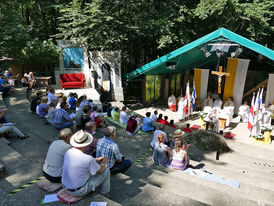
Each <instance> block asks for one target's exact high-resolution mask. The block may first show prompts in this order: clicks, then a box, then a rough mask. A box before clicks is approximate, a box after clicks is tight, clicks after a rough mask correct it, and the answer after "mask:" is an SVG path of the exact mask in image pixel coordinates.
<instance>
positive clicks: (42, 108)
mask: <svg viewBox="0 0 274 206" xmlns="http://www.w3.org/2000/svg"><path fill="white" fill-rule="evenodd" d="M48 110H49V105H48V98H47V97H43V98H42V100H41V104H40V105H39V117H41V118H42V119H44V118H45V116H47V114H48Z"/></svg>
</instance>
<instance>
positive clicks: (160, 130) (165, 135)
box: [151, 126, 168, 148]
mask: <svg viewBox="0 0 274 206" xmlns="http://www.w3.org/2000/svg"><path fill="white" fill-rule="evenodd" d="M164 128H165V127H164V126H161V127H160V128H159V129H157V130H155V132H154V134H153V139H152V141H151V147H152V148H153V146H154V144H155V142H157V141H158V140H157V137H158V134H164V142H168V138H167V133H165V132H164Z"/></svg>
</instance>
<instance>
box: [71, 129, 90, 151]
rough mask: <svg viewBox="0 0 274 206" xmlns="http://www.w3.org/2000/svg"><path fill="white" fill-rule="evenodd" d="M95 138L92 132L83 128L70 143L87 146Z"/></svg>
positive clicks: (74, 145) (76, 145)
mask: <svg viewBox="0 0 274 206" xmlns="http://www.w3.org/2000/svg"><path fill="white" fill-rule="evenodd" d="M92 140H93V137H92V135H91V134H89V133H87V132H84V131H83V130H79V131H78V132H76V133H75V134H74V135H72V137H71V138H70V144H71V146H73V147H85V146H88V145H89V144H90V143H91V142H92Z"/></svg>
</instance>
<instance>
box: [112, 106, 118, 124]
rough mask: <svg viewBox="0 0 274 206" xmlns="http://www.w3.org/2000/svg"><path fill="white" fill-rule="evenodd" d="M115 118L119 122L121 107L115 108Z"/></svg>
mask: <svg viewBox="0 0 274 206" xmlns="http://www.w3.org/2000/svg"><path fill="white" fill-rule="evenodd" d="M113 119H114V121H115V122H119V119H120V113H119V107H116V108H115V112H114V113H113Z"/></svg>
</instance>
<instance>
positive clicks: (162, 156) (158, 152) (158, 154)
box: [153, 133, 170, 166]
mask: <svg viewBox="0 0 274 206" xmlns="http://www.w3.org/2000/svg"><path fill="white" fill-rule="evenodd" d="M157 140H158V141H157V142H155V144H154V146H153V161H154V163H155V164H156V165H159V166H165V165H166V164H167V163H168V160H169V153H170V148H169V147H168V146H167V145H166V144H164V134H163V133H160V134H158V136H157Z"/></svg>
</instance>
